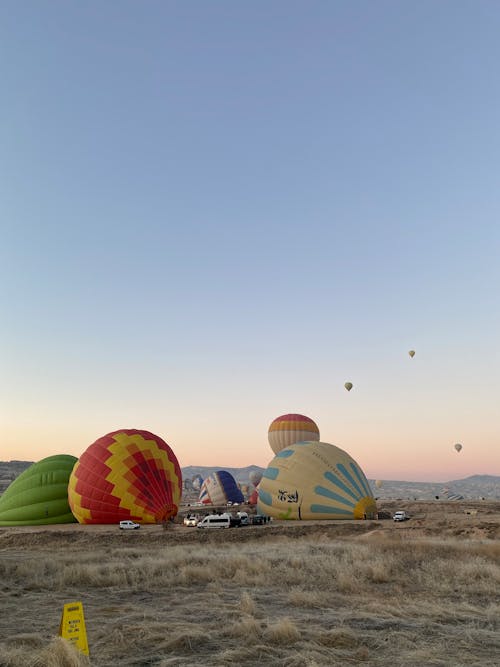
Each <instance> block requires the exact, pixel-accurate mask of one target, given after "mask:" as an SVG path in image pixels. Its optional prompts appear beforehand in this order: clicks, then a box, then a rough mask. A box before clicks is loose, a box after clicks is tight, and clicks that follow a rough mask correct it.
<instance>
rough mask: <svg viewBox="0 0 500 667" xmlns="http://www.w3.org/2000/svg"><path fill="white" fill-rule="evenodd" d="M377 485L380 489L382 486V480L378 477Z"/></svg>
mask: <svg viewBox="0 0 500 667" xmlns="http://www.w3.org/2000/svg"><path fill="white" fill-rule="evenodd" d="M375 486H376V487H377V489H380V487H381V486H382V480H381V479H377V481H376V482H375Z"/></svg>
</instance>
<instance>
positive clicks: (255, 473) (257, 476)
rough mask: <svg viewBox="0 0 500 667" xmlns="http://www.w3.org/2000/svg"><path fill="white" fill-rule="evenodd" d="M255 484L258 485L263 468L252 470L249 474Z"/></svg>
mask: <svg viewBox="0 0 500 667" xmlns="http://www.w3.org/2000/svg"><path fill="white" fill-rule="evenodd" d="M248 477H249V479H250V481H251V482H252V484H253V485H254V486H257V485H258V484H259V482H260V480H261V479H262V470H252V472H251V473H250V475H249V476H248Z"/></svg>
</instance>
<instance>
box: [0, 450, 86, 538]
mask: <svg viewBox="0 0 500 667" xmlns="http://www.w3.org/2000/svg"><path fill="white" fill-rule="evenodd" d="M76 462H77V458H76V457H75V456H71V455H70V454H57V455H55V456H48V457H47V458H45V459H42V460H41V461H38V463H33V465H31V466H30V467H29V468H27V469H26V470H25V471H24V472H22V473H21V474H20V475H19V477H17V478H16V479H15V480H14V481H13V482H12V483H11V484H10V485H9V486H8V487H7V489H6V490H5V492H4V493H3V494H2V496H1V497H0V526H42V525H48V524H53V523H74V522H76V519H75V517H74V516H73V514H72V513H71V510H70V507H69V504H68V480H69V477H70V475H71V471H72V470H73V466H74V465H75V463H76Z"/></svg>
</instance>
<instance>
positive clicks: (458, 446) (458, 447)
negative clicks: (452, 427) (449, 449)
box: [455, 442, 462, 452]
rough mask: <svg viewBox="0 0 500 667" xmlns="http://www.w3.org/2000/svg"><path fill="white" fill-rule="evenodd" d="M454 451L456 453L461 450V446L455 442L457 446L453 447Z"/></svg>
mask: <svg viewBox="0 0 500 667" xmlns="http://www.w3.org/2000/svg"><path fill="white" fill-rule="evenodd" d="M455 449H456V450H457V452H460V451H461V449H462V445H461V444H460V443H459V442H457V444H456V445H455Z"/></svg>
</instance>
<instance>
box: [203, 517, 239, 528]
mask: <svg viewBox="0 0 500 667" xmlns="http://www.w3.org/2000/svg"><path fill="white" fill-rule="evenodd" d="M230 526H231V516H230V515H229V514H207V516H206V517H205V518H204V519H203V520H202V521H199V522H198V528H230Z"/></svg>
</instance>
